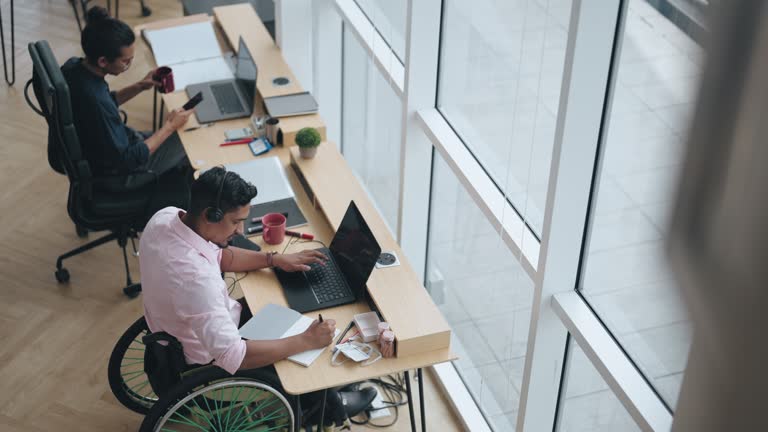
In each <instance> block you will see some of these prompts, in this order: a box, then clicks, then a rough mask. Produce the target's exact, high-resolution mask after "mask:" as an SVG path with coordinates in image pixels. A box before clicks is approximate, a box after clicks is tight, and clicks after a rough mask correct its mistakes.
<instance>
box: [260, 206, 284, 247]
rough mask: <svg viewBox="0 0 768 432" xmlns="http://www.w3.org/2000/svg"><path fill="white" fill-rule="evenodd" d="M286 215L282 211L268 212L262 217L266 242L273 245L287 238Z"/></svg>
mask: <svg viewBox="0 0 768 432" xmlns="http://www.w3.org/2000/svg"><path fill="white" fill-rule="evenodd" d="M285 222H286V218H285V216H283V215H281V214H280V213H267V214H265V215H264V217H263V218H261V223H262V225H264V231H263V234H262V237H263V238H264V242H265V243H267V244H271V245H276V244H280V243H282V242H283V239H285Z"/></svg>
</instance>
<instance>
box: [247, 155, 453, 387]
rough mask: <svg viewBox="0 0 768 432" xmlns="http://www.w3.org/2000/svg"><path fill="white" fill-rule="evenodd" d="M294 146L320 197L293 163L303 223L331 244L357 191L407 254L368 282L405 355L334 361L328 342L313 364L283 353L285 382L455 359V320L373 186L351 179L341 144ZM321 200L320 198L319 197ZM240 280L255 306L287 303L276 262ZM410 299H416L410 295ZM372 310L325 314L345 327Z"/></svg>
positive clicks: (341, 379) (366, 374) (333, 379)
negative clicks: (419, 272) (311, 150)
mask: <svg viewBox="0 0 768 432" xmlns="http://www.w3.org/2000/svg"><path fill="white" fill-rule="evenodd" d="M285 150H286V149H283V151H285ZM288 151H289V152H290V153H291V155H290V157H291V159H292V160H293V161H294V162H295V163H296V164H297V165H298V166H299V168H300V169H301V171H302V174H303V175H304V177H305V178H306V180H307V181H308V182H309V184H310V185H311V187H312V190H313V193H314V198H315V199H314V203H313V202H312V201H310V198H309V196H308V195H307V194H306V193H304V191H303V188H302V185H301V182H300V181H299V179H298V176H297V175H296V172H295V171H294V170H293V169H290V168H289V169H288V176H289V180H290V182H291V186H292V187H293V189H294V191H295V193H296V198H297V201H298V203H299V207H300V208H301V211H302V212H303V213H304V215H305V216H306V217H307V221H308V222H309V225H308V226H306V227H303V228H302V229H299V231H302V232H310V233H312V234H315V235H316V236H317V238H318V239H319V240H322V241H323V242H325V243H326V244H328V243H329V242H330V240H331V238H332V237H333V232H335V230H336V228H337V226H338V224H339V223H340V221H341V218H342V216H343V215H344V212H345V211H346V209H347V206H348V204H349V201H350V199H353V200H354V201H355V203H356V204H357V205H358V208H359V209H360V211H361V213H362V214H363V216H364V217H365V220H366V222H367V223H368V225H369V226H370V228H371V231H373V234H374V235H375V236H376V240H377V241H378V242H379V243H380V244H381V246H382V248H384V249H385V250H395V251H396V252H397V253H398V256H399V257H400V262H401V265H400V266H398V267H390V268H385V269H374V271H373V273H372V274H371V277H370V278H369V279H368V284H367V285H368V290H369V292H370V293H371V296H372V297H373V300H374V302H375V303H376V305H377V306H378V308H379V310H380V312H381V313H382V315H383V316H384V318H385V319H386V320H387V321H388V322H389V323H390V325H391V326H392V329H393V330H394V331H395V334H396V336H397V344H398V357H396V358H391V359H381V360H379V361H377V362H376V363H374V364H372V365H370V366H367V367H360V366H359V365H357V364H356V363H353V362H351V361H350V362H347V363H345V364H344V365H341V366H337V367H334V366H331V364H330V358H331V352H330V350H329V349H327V350H326V351H324V352H323V354H322V355H321V356H320V357H319V358H318V359H317V360H316V361H315V362H314V363H313V364H312V365H311V366H310V367H303V366H300V365H298V364H296V363H293V362H290V361H288V360H283V361H280V362H277V363H275V369H277V373H278V375H279V376H280V381H281V382H282V384H283V387H284V388H285V390H286V391H287V392H288V393H291V394H302V393H308V392H311V391H315V390H320V389H324V388H329V387H334V386H339V385H343V384H347V383H352V382H358V381H362V380H366V379H370V378H376V377H380V376H384V375H388V374H393V373H397V372H401V371H404V370H409V369H417V368H422V367H426V366H430V365H433V364H437V363H442V362H446V361H450V360H453V359H455V356H453V355H452V354H451V352H450V349H449V343H450V328H449V327H448V324H447V323H446V321H445V319H444V318H443V316H442V315H441V314H440V312H439V310H438V309H437V307H436V306H435V304H434V302H432V299H431V298H429V295H428V294H427V292H426V290H425V289H424V287H423V286H422V285H421V283H420V282H419V279H418V277H417V276H416V274H415V272H414V271H413V269H412V268H411V266H410V264H409V263H408V260H407V258H405V255H404V254H403V253H402V251H401V250H400V249H399V247H398V245H397V243H396V242H395V240H394V239H393V238H392V236H391V235H390V234H389V231H388V229H387V227H386V225H385V223H384V220H383V219H382V218H381V215H379V213H378V211H376V209H375V208H374V207H373V204H372V203H371V202H370V199H368V197H367V195H366V194H365V191H364V190H362V188H361V187H360V185H359V183H358V182H357V180H356V179H354V177H351V181H350V176H352V172H351V170H350V169H349V166H348V165H347V163H346V161H345V160H344V158H343V157H342V156H341V154H340V153H339V152H338V150H336V147H335V146H334V145H333V144H329V143H323V144H321V145H320V148H319V149H318V154H317V156H316V157H315V159H312V160H303V159H300V158H299V156H298V149H295V148H294V149H290V150H288ZM283 157H285V154H283ZM318 173H321V174H322V175H318ZM329 173H333V175H329ZM320 177H322V178H325V179H328V181H327V182H320V181H318V180H319V178H320ZM315 203H316V204H318V205H314V204H315ZM321 208H322V209H321ZM326 216H327V217H328V218H327V219H326ZM251 240H253V241H255V242H256V243H258V244H259V245H261V246H262V247H263V248H264V250H267V251H270V250H276V251H282V250H283V248H284V247H285V244H286V242H287V241H288V240H286V241H285V242H284V243H283V244H280V245H277V246H272V245H267V244H265V243H264V242H263V241H262V238H261V237H260V236H256V237H251ZM318 246H319V245H317V244H312V243H309V244H306V245H304V244H301V243H299V244H298V245H295V246H294V245H292V246H291V247H290V249H289V250H287V251H286V252H291V251H293V252H297V251H299V250H301V249H313V248H316V247H318ZM240 285H241V287H242V290H243V293H244V294H245V298H246V300H248V305H249V306H250V308H251V310H252V311H253V312H257V311H258V310H259V309H261V308H262V307H264V305H266V304H268V303H275V304H279V305H284V306H287V302H286V300H285V296H284V294H283V290H282V288H281V286H280V283H279V282H278V281H277V278H276V277H275V275H274V272H273V271H271V270H261V271H256V272H251V274H249V275H248V276H247V277H246V278H244V279H243V280H242V281H241V282H240ZM403 299H408V300H407V302H404V301H403ZM369 310H370V309H369V308H368V306H367V304H365V303H364V302H358V303H355V304H351V305H345V306H338V307H334V308H329V309H325V310H323V311H322V313H323V317H324V318H332V319H335V320H336V323H337V327H339V328H344V327H346V325H347V323H349V322H350V321H351V320H352V316H353V315H354V314H356V313H362V312H367V311H369ZM414 311H416V312H414Z"/></svg>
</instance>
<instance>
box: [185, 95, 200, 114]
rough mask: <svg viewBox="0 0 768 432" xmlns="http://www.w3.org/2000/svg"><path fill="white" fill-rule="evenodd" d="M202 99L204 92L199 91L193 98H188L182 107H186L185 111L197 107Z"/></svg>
mask: <svg viewBox="0 0 768 432" xmlns="http://www.w3.org/2000/svg"><path fill="white" fill-rule="evenodd" d="M202 101H203V92H197V94H196V95H194V96H192V98H191V99H190V100H188V101H187V103H185V104H184V105H183V106H182V108H184V110H185V111H186V110H191V109H192V108H194V107H196V106H197V104H199V103H200V102H202Z"/></svg>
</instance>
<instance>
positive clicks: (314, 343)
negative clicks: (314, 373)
mask: <svg viewBox="0 0 768 432" xmlns="http://www.w3.org/2000/svg"><path fill="white" fill-rule="evenodd" d="M335 331H336V321H335V320H332V319H329V320H325V321H323V322H322V323H321V322H318V321H317V320H315V321H314V322H313V323H312V324H311V325H310V326H309V327H308V328H307V330H305V331H304V332H303V333H301V334H297V335H295V336H291V337H287V338H285V339H276V340H264V341H254V340H248V341H245V357H244V358H243V362H242V363H241V364H240V369H253V368H258V367H263V366H267V365H271V364H273V363H275V362H277V361H280V360H282V359H284V358H286V357H290V356H292V355H294V354H298V353H300V352H304V351H307V350H311V349H317V348H322V347H324V346H327V345H328V344H330V343H331V342H332V341H333V335H334V332H335Z"/></svg>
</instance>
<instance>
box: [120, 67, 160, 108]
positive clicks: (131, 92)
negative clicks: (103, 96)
mask: <svg viewBox="0 0 768 432" xmlns="http://www.w3.org/2000/svg"><path fill="white" fill-rule="evenodd" d="M154 73H155V71H154V70H151V71H149V73H148V74H147V76H145V77H144V78H143V79H142V80H141V81H139V82H137V83H134V84H131V85H129V86H128V87H125V88H122V89H120V90H118V91H116V92H115V100H116V101H117V104H118V105H122V104H124V103H126V102H128V101H129V100H131V99H133V98H134V97H136V95H137V94H139V93H141V92H143V91H144V90H149V89H151V88H152V87H155V86H159V85H160V82H159V81H155V80H154V79H153V78H152V75H154Z"/></svg>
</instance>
